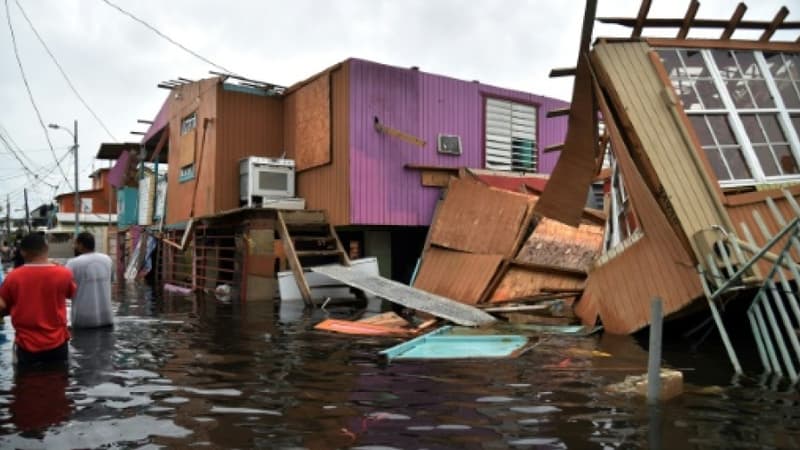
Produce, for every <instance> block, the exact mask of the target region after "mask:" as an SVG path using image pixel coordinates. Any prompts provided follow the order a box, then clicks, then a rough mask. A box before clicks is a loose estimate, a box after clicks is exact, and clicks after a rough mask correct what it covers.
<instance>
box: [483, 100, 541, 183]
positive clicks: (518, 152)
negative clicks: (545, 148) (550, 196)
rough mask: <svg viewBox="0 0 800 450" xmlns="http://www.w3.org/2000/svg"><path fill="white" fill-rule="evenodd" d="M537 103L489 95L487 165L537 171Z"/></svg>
mask: <svg viewBox="0 0 800 450" xmlns="http://www.w3.org/2000/svg"><path fill="white" fill-rule="evenodd" d="M536 114H537V110H536V107H535V106H530V105H524V104H521V103H515V102H512V101H508V100H499V99H495V98H487V99H486V114H485V118H486V139H485V141H484V142H485V145H486V168H487V169H492V170H509V171H517V172H536V171H537V167H538V156H539V152H538V151H537V147H536Z"/></svg>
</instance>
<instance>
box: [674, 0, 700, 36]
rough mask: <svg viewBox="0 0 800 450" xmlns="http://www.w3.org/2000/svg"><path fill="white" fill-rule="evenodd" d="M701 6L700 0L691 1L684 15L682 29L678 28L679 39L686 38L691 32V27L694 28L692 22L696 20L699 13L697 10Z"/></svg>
mask: <svg viewBox="0 0 800 450" xmlns="http://www.w3.org/2000/svg"><path fill="white" fill-rule="evenodd" d="M699 8H700V2H699V1H698V0H692V2H691V3H689V8H688V9H687V10H686V15H685V16H683V23H682V24H681V29H680V30H678V39H686V36H687V35H688V34H689V29H690V28H692V22H694V18H695V16H696V15H697V10H698V9H699Z"/></svg>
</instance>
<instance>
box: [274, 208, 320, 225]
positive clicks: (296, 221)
mask: <svg viewBox="0 0 800 450" xmlns="http://www.w3.org/2000/svg"><path fill="white" fill-rule="evenodd" d="M281 214H282V216H283V223H285V224H286V225H288V226H291V225H301V224H327V223H328V222H327V220H326V219H325V211H322V210H298V211H281Z"/></svg>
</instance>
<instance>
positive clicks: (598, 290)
mask: <svg viewBox="0 0 800 450" xmlns="http://www.w3.org/2000/svg"><path fill="white" fill-rule="evenodd" d="M595 90H596V92H598V95H597V98H598V104H599V106H600V111H601V113H602V114H603V118H604V120H605V121H606V126H607V129H608V132H609V136H610V139H611V148H612V151H613V152H614V156H615V158H616V160H617V164H618V165H619V168H620V171H621V173H622V177H623V179H624V180H625V186H626V188H627V189H628V195H629V196H630V199H631V202H632V204H633V206H634V208H635V209H636V211H637V213H638V215H639V218H640V221H641V228H642V234H641V235H637V236H638V237H637V238H636V240H635V241H633V242H632V243H629V245H627V246H626V247H625V248H624V249H623V250H622V251H620V252H619V253H618V254H616V256H614V257H612V258H607V259H605V260H603V262H602V263H598V264H596V265H595V267H594V269H593V270H592V271H591V273H590V275H589V278H588V279H587V284H586V290H585V291H584V295H583V296H582V298H581V300H580V301H579V302H578V304H577V306H576V308H575V312H576V314H578V316H579V317H580V318H581V320H582V321H583V322H584V323H586V324H592V325H594V323H595V321H596V319H597V317H598V315H599V317H600V319H601V320H602V322H603V326H604V328H605V329H606V330H607V331H608V332H610V333H615V334H628V333H632V332H634V331H637V330H639V329H641V328H643V327H645V326H646V325H647V324H648V323H649V319H650V300H651V299H652V298H653V297H655V296H658V297H660V298H661V299H662V300H663V302H664V314H665V315H669V314H671V313H674V312H676V311H678V310H680V309H682V308H684V307H686V306H687V305H689V304H690V303H691V302H692V301H693V300H694V299H696V298H698V297H700V296H701V295H702V294H703V291H702V287H701V285H700V279H699V277H698V276H697V273H696V271H695V268H694V259H693V257H692V255H691V254H690V253H689V251H688V250H687V249H686V248H685V247H684V246H683V245H681V240H680V239H679V237H678V236H677V235H676V232H675V230H674V229H673V228H672V226H671V224H670V222H669V221H668V219H667V216H666V214H665V213H664V212H663V211H662V209H661V206H660V205H659V203H658V202H657V201H656V198H655V196H654V195H653V194H652V192H651V191H650V190H649V189H648V187H647V184H646V183H645V181H644V177H643V175H642V173H641V172H640V171H639V169H638V168H637V166H636V165H635V164H634V162H633V158H632V157H631V155H630V153H629V150H628V147H627V145H626V144H625V141H624V140H623V135H622V132H621V130H620V128H619V125H618V124H617V121H616V117H617V116H616V115H615V114H613V113H612V111H611V109H610V107H609V105H608V104H607V102H606V101H605V97H604V95H603V94H602V93H601V91H600V87H599V85H597V84H595ZM616 112H617V110H616V109H615V110H614V113H616Z"/></svg>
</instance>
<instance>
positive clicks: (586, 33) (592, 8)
mask: <svg viewBox="0 0 800 450" xmlns="http://www.w3.org/2000/svg"><path fill="white" fill-rule="evenodd" d="M595 17H597V0H586V8H585V9H584V10H583V24H582V25H581V47H580V50H579V52H578V59H580V57H581V55H582V54H584V53H587V52H588V51H589V46H590V45H591V43H592V33H593V32H594V20H595Z"/></svg>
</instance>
